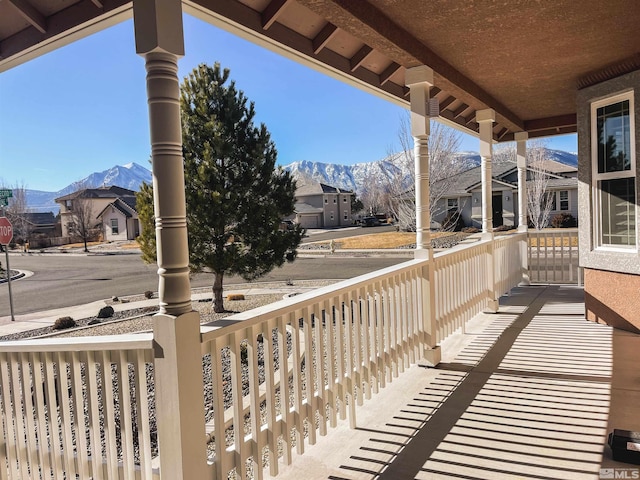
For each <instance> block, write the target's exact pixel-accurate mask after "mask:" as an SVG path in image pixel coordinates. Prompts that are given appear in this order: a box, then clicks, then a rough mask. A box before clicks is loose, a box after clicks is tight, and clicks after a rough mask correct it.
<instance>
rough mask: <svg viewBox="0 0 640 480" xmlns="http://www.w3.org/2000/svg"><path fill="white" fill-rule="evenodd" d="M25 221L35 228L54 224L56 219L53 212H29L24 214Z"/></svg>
mask: <svg viewBox="0 0 640 480" xmlns="http://www.w3.org/2000/svg"><path fill="white" fill-rule="evenodd" d="M24 216H25V219H26V220H27V222H29V223H30V224H32V225H35V226H39V227H42V226H49V225H55V224H56V217H55V215H54V214H53V212H29V213H26V214H25V215H24Z"/></svg>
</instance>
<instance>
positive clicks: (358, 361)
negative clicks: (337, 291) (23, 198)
mask: <svg viewBox="0 0 640 480" xmlns="http://www.w3.org/2000/svg"><path fill="white" fill-rule="evenodd" d="M363 298H364V290H362V289H358V290H356V292H355V294H353V298H352V300H353V326H354V328H353V330H354V335H353V358H354V373H353V395H354V397H353V401H354V403H357V405H359V406H360V405H362V404H363V397H364V395H363V393H364V392H363V389H362V383H363V382H364V378H365V376H364V360H363V353H362V348H363V347H362V335H363V333H362V332H363V331H364V326H363V321H364V318H365V317H364V314H363V309H364V308H365V306H364V300H363Z"/></svg>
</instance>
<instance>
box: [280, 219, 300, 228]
mask: <svg viewBox="0 0 640 480" xmlns="http://www.w3.org/2000/svg"><path fill="white" fill-rule="evenodd" d="M295 227H296V226H295V224H294V223H293V220H282V221H281V222H280V230H293V229H294V228H295Z"/></svg>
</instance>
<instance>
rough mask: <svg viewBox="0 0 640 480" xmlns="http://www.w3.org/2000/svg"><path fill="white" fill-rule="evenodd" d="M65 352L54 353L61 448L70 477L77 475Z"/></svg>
mask: <svg viewBox="0 0 640 480" xmlns="http://www.w3.org/2000/svg"><path fill="white" fill-rule="evenodd" d="M67 354H68V353H67V352H58V353H57V354H56V355H55V359H56V361H57V362H56V363H57V364H58V378H57V386H58V396H59V399H60V403H59V410H60V418H61V421H62V445H63V447H62V449H63V454H64V461H65V470H66V472H67V474H68V475H71V476H72V478H74V477H75V476H77V470H76V459H75V454H74V448H73V434H72V431H71V428H72V425H73V422H72V420H71V408H70V405H71V398H70V396H69V389H70V386H69V381H68V373H67V366H68V361H67V358H66V357H67Z"/></svg>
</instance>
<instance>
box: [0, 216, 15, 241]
mask: <svg viewBox="0 0 640 480" xmlns="http://www.w3.org/2000/svg"><path fill="white" fill-rule="evenodd" d="M12 238H13V227H12V226H11V222H10V221H9V219H8V218H7V217H0V245H9V242H10V241H11V239H12Z"/></svg>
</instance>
